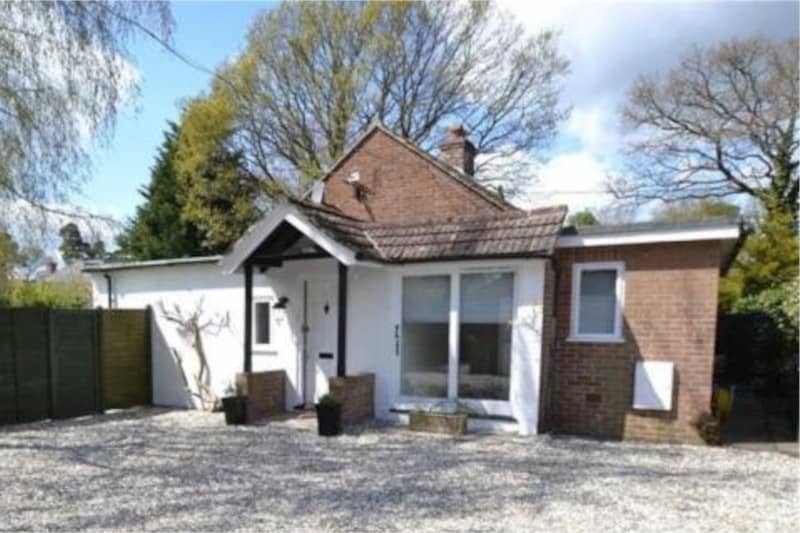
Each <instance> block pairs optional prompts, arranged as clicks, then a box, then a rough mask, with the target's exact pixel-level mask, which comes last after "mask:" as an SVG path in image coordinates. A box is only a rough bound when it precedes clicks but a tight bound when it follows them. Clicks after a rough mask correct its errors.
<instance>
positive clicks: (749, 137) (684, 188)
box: [612, 37, 800, 224]
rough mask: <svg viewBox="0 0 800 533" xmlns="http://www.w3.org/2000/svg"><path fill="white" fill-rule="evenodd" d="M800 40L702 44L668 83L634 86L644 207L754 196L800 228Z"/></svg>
mask: <svg viewBox="0 0 800 533" xmlns="http://www.w3.org/2000/svg"><path fill="white" fill-rule="evenodd" d="M799 54H800V52H798V40H797V39H789V40H785V41H780V42H778V41H771V40H768V39H766V38H762V37H756V38H750V39H734V40H731V41H727V42H723V43H720V44H718V45H716V46H712V47H710V48H707V49H701V48H698V47H694V48H692V49H691V50H689V51H688V52H687V53H686V54H685V55H683V56H682V57H681V59H680V62H679V63H678V65H676V66H675V68H674V69H672V70H671V71H670V72H669V73H667V74H666V75H665V76H661V77H659V76H643V77H641V78H639V79H638V80H637V81H636V82H635V83H634V84H633V86H632V87H631V89H630V92H629V95H628V100H627V104H626V105H625V106H624V107H623V111H622V115H623V119H624V121H625V122H626V123H627V124H628V125H629V126H630V127H631V128H632V129H634V130H636V133H637V135H635V136H632V139H633V141H632V142H631V145H630V150H629V153H628V156H629V161H630V163H631V165H632V167H633V170H634V172H635V175H636V176H637V178H636V179H635V180H624V179H623V180H618V181H617V182H616V183H613V184H612V188H613V189H614V191H615V192H616V193H617V195H618V196H620V197H626V198H636V199H640V200H650V199H662V200H667V201H671V200H680V199H693V198H720V197H725V196H731V195H738V194H745V195H749V196H751V197H753V198H755V199H756V200H757V201H758V202H760V204H761V206H762V207H763V208H764V209H766V210H769V211H776V210H777V211H781V212H782V213H784V214H787V215H790V220H791V221H793V223H795V224H796V222H797V212H796V210H797V201H798V174H797V168H798V156H797V147H798V142H800V135H798V132H797V120H798V110H800V99H799V98H798V96H799V94H798V93H800V90H799V89H798V62H800V60H799V59H798V55H799Z"/></svg>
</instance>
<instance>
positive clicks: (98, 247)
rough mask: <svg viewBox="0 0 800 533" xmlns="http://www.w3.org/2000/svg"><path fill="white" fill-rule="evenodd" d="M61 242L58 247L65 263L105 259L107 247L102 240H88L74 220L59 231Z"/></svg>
mask: <svg viewBox="0 0 800 533" xmlns="http://www.w3.org/2000/svg"><path fill="white" fill-rule="evenodd" d="M58 234H59V236H60V237H61V244H60V245H59V247H58V249H59V251H60V252H61V258H62V259H63V260H64V262H65V263H72V262H74V261H79V260H85V259H105V257H106V256H107V254H106V247H105V243H103V241H102V240H100V239H98V240H96V241H94V242H86V241H85V240H84V239H83V235H81V230H80V229H78V225H77V224H75V223H74V222H68V223H67V224H64V226H62V227H61V229H60V230H59V232H58Z"/></svg>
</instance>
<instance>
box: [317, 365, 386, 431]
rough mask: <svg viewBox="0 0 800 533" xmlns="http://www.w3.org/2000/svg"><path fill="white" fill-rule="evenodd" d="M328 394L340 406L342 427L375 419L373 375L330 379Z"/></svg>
mask: <svg viewBox="0 0 800 533" xmlns="http://www.w3.org/2000/svg"><path fill="white" fill-rule="evenodd" d="M328 387H329V390H330V393H331V394H332V395H333V397H334V398H336V399H337V400H339V402H340V403H341V404H342V425H343V426H352V425H355V424H361V423H364V422H369V421H371V420H372V419H374V418H375V374H357V375H354V376H345V377H332V378H330V379H329V380H328Z"/></svg>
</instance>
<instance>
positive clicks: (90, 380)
mask: <svg viewBox="0 0 800 533" xmlns="http://www.w3.org/2000/svg"><path fill="white" fill-rule="evenodd" d="M50 332H51V339H50V342H51V350H50V356H51V368H52V387H53V418H69V417H75V416H83V415H87V414H90V413H96V412H98V411H100V410H101V409H100V402H99V395H100V391H99V390H98V383H99V379H98V378H99V376H98V370H99V369H98V366H97V359H98V353H97V343H96V340H97V339H96V337H97V313H96V312H87V311H73V310H53V311H51V316H50Z"/></svg>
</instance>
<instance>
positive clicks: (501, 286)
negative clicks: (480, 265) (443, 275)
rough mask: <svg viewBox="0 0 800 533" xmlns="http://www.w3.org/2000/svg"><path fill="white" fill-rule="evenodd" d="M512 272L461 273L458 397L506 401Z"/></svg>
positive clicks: (509, 368)
mask: <svg viewBox="0 0 800 533" xmlns="http://www.w3.org/2000/svg"><path fill="white" fill-rule="evenodd" d="M513 307H514V275H513V274H512V273H510V272H503V273H492V274H465V275H462V276H461V310H460V319H461V324H460V335H459V360H458V396H459V397H461V398H476V399H484V400H508V399H509V376H510V375H511V328H512V324H511V321H512V319H513Z"/></svg>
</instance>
